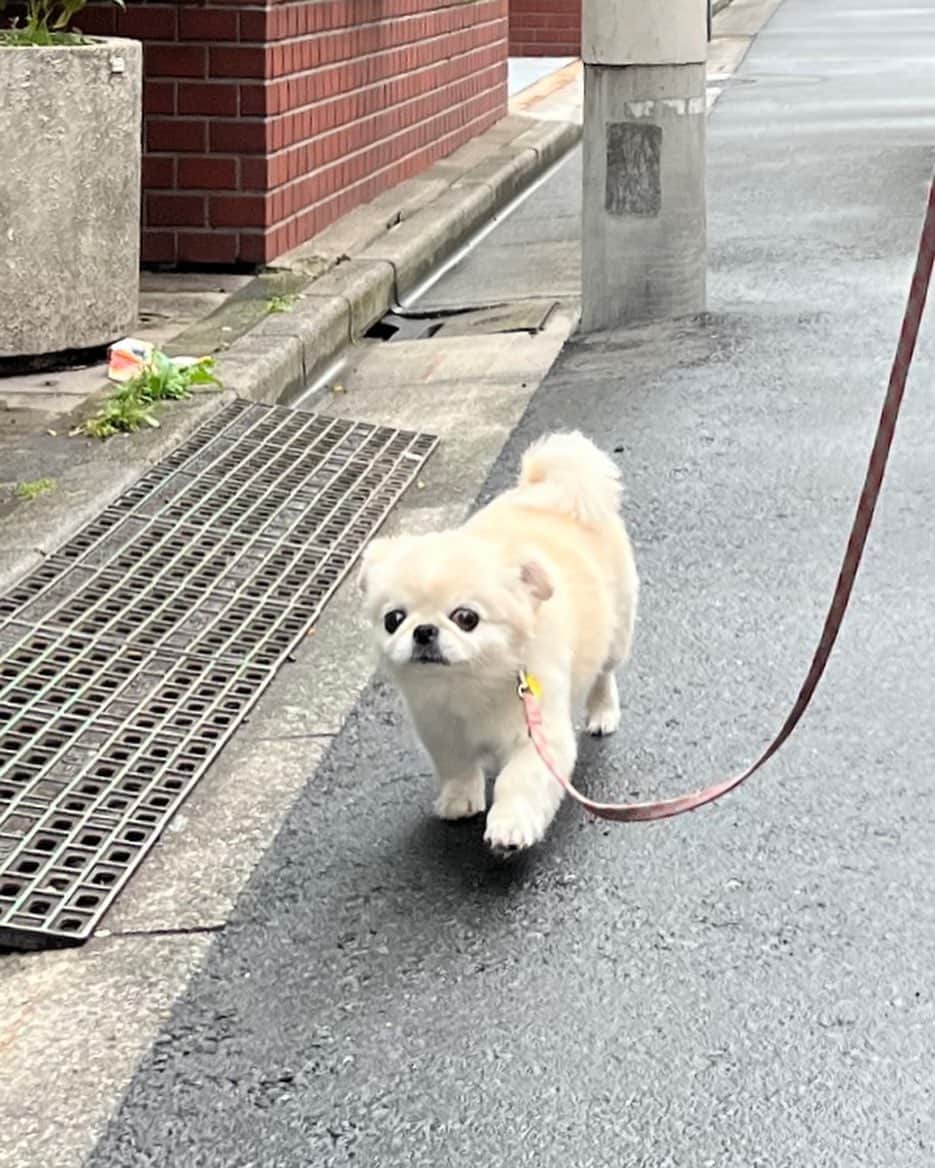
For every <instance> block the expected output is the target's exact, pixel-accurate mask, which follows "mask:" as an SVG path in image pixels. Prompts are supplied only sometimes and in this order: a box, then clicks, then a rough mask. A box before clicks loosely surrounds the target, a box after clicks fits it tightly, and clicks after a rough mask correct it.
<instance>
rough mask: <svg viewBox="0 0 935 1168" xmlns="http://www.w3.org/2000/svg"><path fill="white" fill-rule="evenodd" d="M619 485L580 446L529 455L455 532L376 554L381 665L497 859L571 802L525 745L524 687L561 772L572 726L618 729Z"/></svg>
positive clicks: (453, 811) (371, 582) (632, 574)
mask: <svg viewBox="0 0 935 1168" xmlns="http://www.w3.org/2000/svg"><path fill="white" fill-rule="evenodd" d="M620 496H621V486H620V475H619V472H618V470H617V467H616V466H615V465H614V463H613V462H612V461H611V459H610V458H608V457H607V456H606V455H605V454H603V453H601V451H600V450H598V449H597V447H596V446H594V444H593V443H592V442H590V441H589V440H588V439H587V438H585V437H584V436H583V435H582V434H579V433H572V434H552V435H550V436H548V437H546V438H544V439H542V440H541V441H539V442H537V443H535V444H534V445H533V446H532V447H530V449H529V450H528V451H527V452H526V454H525V456H524V458H523V462H522V470H521V473H520V477H519V482H518V483H517V485H516V486H515V487H514V488H513V489H512V490H509V491H507V492H506V493H504V494H503V495H500V496H499V497H498V498H496V499H494V500H493V502H491V503H490V504H489V505H488V506H486V507H484V508H483V510H481V511H479V512H478V513H477V514H476V515H474V516H473V517H472V518H471V519H469V520H468V522H467V523H465V524H464V525H463V526H462V527H459V528H456V529H454V530H451V531H443V532H439V533H437V534H431V535H422V536H407V535H403V536H399V537H397V538H393V539H378V540H375V541H374V542H373V543H371V544H370V546H369V547H368V548H367V550H366V552H365V554H364V558H363V564H362V567H361V574H360V581H361V587H362V589H363V593H364V600H365V607H366V612H367V615H368V617H369V619H370V620H371V621H372V624H373V627H374V631H375V634H376V639H377V644H378V647H379V650H380V653H381V655H382V658H383V661H384V663H385V664H386V666H387V667H388V670H389V672H390V674H391V675H392V677H393V678H394V680H395V682H396V684H397V685H398V686H399V688H400V690H401V691H402V694H403V696H404V698H405V700H406V703H407V705H408V707H409V710H410V713H411V715H412V719H413V722H414V723H415V727H416V730H417V731H418V734H419V737H420V738H421V740H422V742H423V744H424V745H425V748H426V749H427V750H428V752H429V754H430V755H431V757H432V761H433V763H434V766H435V771H436V773H437V776H438V782H439V786H440V792H439V796H438V801H437V803H436V810H437V812H438V814H439V815H440V816H441V817H442V818H443V819H461V818H464V817H467V816H473V815H478V814H480V813H481V812H483V811H484V810H485V808H486V796H485V780H484V774H485V768H486V767H492V768H495V769H496V771H497V779H496V783H495V786H494V797H493V803H492V806H491V808H490V811H489V813H488V815H487V824H486V832H485V836H484V838H485V840H486V841H487V843H488V844H489V845H490V847H492V848H493V849H495V850H496V851H502V852H512V851H517V850H519V849H521V848H528V847H530V846H531V845H532V844H535V843H538V841H539V840H541V839H542V837H543V835H544V834H545V832H546V830H547V829H548V827H549V824H550V823H551V822H552V819H553V817H554V815H555V812H556V810H557V809H558V806H559V804H560V802H561V799H562V788H561V786H560V785H559V783H557V782H556V780H555V779H554V778H553V777H552V776H551V775H550V774H549V773H548V771H547V770H546V768H545V767H544V766H543V764H542V761H541V759H540V758H539V756H538V754H537V753H536V750H535V747H534V746H533V744H532V742H530V740H529V737H528V734H527V731H526V726H525V721H524V716H523V707H522V703H521V702H520V700H519V698H518V697H517V678H518V675H519V671H520V670H521V669H524V670H526V671H527V673H528V674H529V675H531V676H533V677H534V678H535V679H536V681H537V682H538V688H539V690H540V691H541V696H540V698H539V700H540V704H541V711H542V717H543V726H544V731H545V735H546V739H547V741H548V744H549V748H550V752H551V755H552V759H553V762H554V763H555V765H556V767H557V768H559V769H560V770H561V771H562V772H563V773H564V774H567V775H569V776H570V775H571V772H572V769H573V767H574V764H575V756H576V741H575V730H574V718H575V715H576V713H577V711H578V710H579V709H581V708H582V707H584V709H585V711H586V716H587V727H588V730H589V731H590V732H591V733H592V734H596V735H599V734H611V733H613V731H614V730H616V729H617V726H618V724H619V722H620V700H619V697H618V694H617V682H616V680H615V677H614V669H615V667H616V666H617V665H618V664H620V663H621V662H622V661H624V660H626V658H627V657H628V656H629V652H630V644H631V641H632V638H633V626H634V621H635V618H636V605H637V596H638V592H639V580H638V577H637V573H636V566H635V564H634V558H633V550H632V547H631V544H630V540H629V537H628V536H627V532H626V528H625V526H624V523H623V519H622V517H621V515H620Z"/></svg>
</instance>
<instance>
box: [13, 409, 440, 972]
mask: <svg viewBox="0 0 935 1168" xmlns="http://www.w3.org/2000/svg"><path fill="white" fill-rule="evenodd" d="M436 444H437V439H436V438H435V437H433V436H432V435H429V434H422V433H414V432H408V431H402V430H395V429H390V428H386V427H380V426H374V425H370V424H368V423H362V422H355V421H349V420H345V419H338V418H331V417H327V416H324V415H321V414H313V413H308V412H305V411H300V410H292V409H288V408H286V407H282V406H263V405H252V404H250V403H247V402H239V401H238V402H234V403H233V404H232V405H230V406H228V407H227V408H226V409H225V410H223V411H222V412H221V413H220V414H219V415H218V417H216V418H214V419H213V420H212V421H211V422H209V423H208V424H207V425H205V426H203V427H202V428H201V429H200V430H199V431H197V432H196V434H195V435H194V436H193V437H192V438H191V439H190V440H189V441H188V442H186V443H185V444H184V445H183V446H181V447H180V448H179V449H177V450H176V451H174V452H173V453H172V454H170V455H169V456H168V457H167V458H166V459H165V460H164V461H163V462H161V463H160V464H159V465H157V466H156V467H154V468H153V469H152V470H151V471H149V472H148V473H147V474H145V475H144V476H143V477H142V478H140V479H139V480H137V482H136V483H134V484H133V485H132V486H131V487H130V488H129V489H128V490H127V491H126V492H125V493H124V494H123V495H122V496H121V497H120V498H119V499H117V500H116V502H114V503H113V504H112V505H111V506H110V507H108V508H107V509H106V510H105V511H104V512H103V513H102V514H101V515H99V516H98V517H97V518H95V519H94V520H92V521H91V522H90V523H88V524H87V525H86V526H85V527H84V528H82V530H81V531H79V532H78V533H77V534H76V535H75V536H73V537H72V539H70V540H69V541H68V542H67V543H66V544H65V545H64V546H63V547H61V548H60V549H59V550H58V551H57V552H55V553H54V554H53V555H52V556H50V557H49V558H48V559H46V560H45V561H44V562H43V564H42V565H41V566H40V567H39V568H37V569H36V570H34V571H33V572H32V573H31V574H30V575H28V576H26V577H25V578H24V579H22V580H21V581H20V582H19V583H18V584H17V585H16V586H15V587H14V588H13V589H12V590H11V591H9V592H7V593H6V594H5V595H2V596H0V947H7V948H22V949H38V948H46V947H50V946H54V945H64V944H77V943H80V942H82V941H85V940H87V938H88V937H89V936H90V935H91V934H92V933H93V931H94V929H95V928H96V926H97V925H98V924H99V922H100V920H101V918H102V917H103V915H104V913H105V912H106V911H107V910H108V908H109V907H110V906H111V904H112V903H113V901H114V899H115V897H116V896H117V894H118V893H119V892H120V890H121V889H122V888H123V887H124V885H125V884H126V882H127V881H128V879H129V878H130V876H131V875H132V873H133V872H134V871H135V869H136V868H137V867H138V866H139V864H140V863H141V862H142V860H143V859H144V857H145V856H146V853H147V852H148V851H149V849H150V848H151V847H152V846H153V844H154V843H155V842H156V840H157V839H158V837H159V834H160V832H161V831H162V829H163V828H164V827H165V826H166V824H167V823H168V821H169V819H170V818H171V816H172V815H173V814H174V812H175V811H176V810H177V809H178V807H179V806H180V804H181V803H182V802H183V801H184V799H185V798H186V796H187V795H188V794H189V792H190V791H191V789H192V787H193V786H194V785H195V783H196V782H197V781H198V780H199V779H200V778H201V776H202V775H203V774H204V772H205V771H206V770H207V768H208V766H209V765H210V764H211V762H212V761H213V760H214V758H215V757H216V756H217V754H218V752H219V751H220V750H221V748H222V747H223V746H224V744H225V743H226V742H227V740H228V739H229V738H230V736H231V734H233V732H234V730H235V729H236V728H237V726H238V725H239V724H240V723H241V722H242V721H243V719H244V717H245V716H246V715H247V713H248V712H249V710H250V709H251V707H252V706H253V705H254V704H255V703H256V702H257V700H258V699H259V697H260V696H261V694H262V693H263V691H264V690H265V689H266V687H267V686H268V685H269V683H270V682H271V681H272V679H273V677H274V676H275V674H276V671H277V670H278V669H279V667H280V666H281V665H282V664H283V663H284V661H285V660H286V659H287V658H288V657H289V655H290V653H291V652H292V651H293V649H294V648H295V646H296V645H297V644H298V642H299V641H301V640H302V638H303V637H304V636H305V635H306V634H307V633H308V630H309V629H310V628H311V626H312V625H313V624H314V623H315V622H316V621H317V620H318V618H319V616H320V615H321V612H322V609H323V608H324V606H325V604H326V603H327V601H328V599H329V598H330V597H331V595H332V594H333V593H334V591H335V589H336V588H337V587H338V585H339V584H340V583H341V581H342V580H343V579H344V577H345V576H346V574H347V572H348V570H349V569H350V568H351V566H352V565H353V563H354V561H355V560H356V558H357V556H358V554H359V553H360V551H361V550H362V549H363V547H364V545H365V544H366V543H367V541H368V540H369V539H370V538H371V536H372V535H373V534H374V533H375V532H376V530H377V529H378V528H379V527H380V525H381V524H382V523H383V521H384V519H385V518H386V517H387V515H388V514H389V513H390V511H391V510H392V508H393V507H394V506H395V505H396V503H397V502H398V501H399V499H400V497H401V496H402V494H403V492H404V491H405V490H406V488H407V487H408V486H409V485H410V484H411V483H412V482H413V480H414V479H415V478H416V476H417V475H418V474H419V471H420V470H421V468H422V467H423V465H424V463H425V461H426V459H427V458H428V457H429V455H430V454H431V453H432V451H433V450H434V449H435V446H436Z"/></svg>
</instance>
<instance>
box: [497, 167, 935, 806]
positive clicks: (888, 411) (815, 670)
mask: <svg viewBox="0 0 935 1168" xmlns="http://www.w3.org/2000/svg"><path fill="white" fill-rule="evenodd" d="M933 258H935V176H933V178H932V182H931V184H930V186H929V199H928V209H927V211H926V214H925V223H924V225H923V228H922V238H921V240H920V241H919V254H918V258H917V259H916V267H915V272H914V274H913V277H912V285H911V286H910V288H909V298H908V301H907V303H906V311H905V314H904V316H903V323H902V329H901V331H900V334H899V344H898V345H897V347H896V356H895V357H894V359H893V367H892V370H891V372H890V380H889V386H888V387H887V391H886V398H885V400H884V402H883V410H882V413H881V414H880V421H879V424H878V425H877V433H876V438H875V440H874V443H873V450H872V451H871V453H870V463H869V465H868V467H867V474H866V477H865V478H864V485H863V490H862V491H861V494H860V502H859V503H858V505H857V514H856V515H855V517H854V523H853V525H852V527H851V533H850V537H849V538H848V541H847V551H846V552H845V553H844V562H843V564H842V565H841V571H840V574H839V575H838V582H837V585H836V586H835V589H834V596H833V597H832V600H831V607H830V608H829V609H828V615H827V616H826V617H825V623H824V627H823V629H822V632H821V639H820V641H819V642H818V648H817V649H816V650H815V654H814V656H813V657H812V663H811V666H810V668H809V671H808V674H807V676H806V678H805V681H804V682H803V683H802V688H801V689H800V690H799V695H798V697H797V698H796V699H795V703H794V704H793V706H792V709H791V711H790V712H789V715H788V717H787V718H786V720H785V722H784V723H783V724H782V727H781V728H780V730H779V733H778V734H777V735H776V737H775V738H774V739H773V740H772V742H771V743H770V744H769V746H767V747H766V749H765V750H764V751H763V753H762V754H761V755H760V757H759V758H758V759H757V760H756V762H754V763H753V764H752V765H751V766H749V767H748V768H747V769H746V770H745V771H743V772H742V773H741V774H738V775H734V776H733V777H732V778H728V779H723V780H722V781H721V782H719V783H714V784H712V785H711V786H710V787H705V788H704V789H703V790H701V791H695V792H694V793H693V794H690V795H677V796H675V797H674V798H672V799H660V800H658V801H657V802H653V803H597V802H595V800H593V799H588V798H587V796H586V795H582V794H581V792H580V791H577V790H576V789H575V788H574V787H573V786H572V784H571V781H570V780H569V778H568V777H567V776H565V775H562V774H561V773H559V771H558V770H557V768H556V767H555V764H554V763H553V761H552V759H551V758H550V756H549V750H548V743H547V742H546V737H545V731H544V728H543V724H542V713H541V710H540V709H539V702H538V700H537V697H536V694H535V693H534V689H535V684H534V682H532V679H531V678H527V676H526V674H525V673H524V672H523V673H521V674H520V677H519V691H518V692H519V696H520V699H521V701H522V703H523V709H524V712H525V715H526V726H527V729H528V730H529V737H530V738H531V739H532V742H533V745H534V746H535V748H536V750H537V751H538V753H539V756H540V758H541V759H542V761H543V762H544V763H545V765H546V767H547V768H548V770H549V772H550V773H551V774H552V775H553V776H554V777H555V778H556V779H557V780H558V782H559V783H561V785H562V786H563V787H564V788H565V790H566V791H567V793H568V794H569V795H570V796H571V797H572V798H573V799H576V800H577V801H578V802H579V803H580V804H581V806H582V807H584V808H585V810H587V811H590V812H591V814H592V815H596V816H598V817H599V818H600V819H614V820H619V821H622V822H627V823H629V822H633V821H635V820H649V819H668V818H670V817H671V816H673V815H681V814H683V813H684V812H685V811H695V810H696V809H697V808H699V807H703V806H704V805H705V804H706V803H713V802H714V800H715V799H720V798H721V796H722V795H726V794H728V792H730V791H733V790H734V788H735V787H739V786H740V784H741V783H745V782H746V781H747V779H749V778H750V776H751V775H754V774H756V772H757V771H758V770H759V769H760V767H762V766H764V765H765V764H766V763H767V762H769V760H770V759H771V758H772V757H773V755H774V754H775V753H776V752H777V751H778V750H779V749H780V747H781V746H782V745H783V744H784V743H785V741H786V739H787V738H789V737H790V735H791V734H792V732H793V730H795V728H796V726H797V725H798V724H799V721H800V720H801V718H802V715H803V714H804V713H805V711H806V710H807V709H808V705H809V703H810V702H811V700H812V697H813V695H814V693H815V690H816V689H817V688H818V683H819V681H820V680H821V677H822V674H823V673H824V672H825V667H826V666H827V664H828V660H829V658H830V657H831V651H832V649H833V648H834V644H835V641H836V640H837V639H838V633H839V632H840V631H841V625H842V623H843V621H844V614H845V612H847V606H848V603H849V602H850V599H851V593H852V591H853V589H854V581H855V580H856V578H857V572H858V570H859V568H860V562H861V559H862V558H863V554H864V547H865V545H866V543H867V535H868V534H869V532H870V525H871V523H872V522H873V513H874V511H875V509H876V505H877V500H878V499H879V497H880V489H881V488H882V486H883V476H884V473H885V472H886V464H887V461H888V459H889V454H890V447H891V446H892V444H893V435H894V433H895V431H896V422H897V421H898V419H899V410H900V407H901V405H902V401H903V395H904V393H905V390H906V379H907V378H908V376H909V368H910V366H911V364H912V358H913V355H914V353H915V347H916V341H917V339H918V336H919V326H920V325H921V323H922V313H923V311H924V310H925V298H926V296H927V294H928V289H929V281H930V280H931V276H932V261H933Z"/></svg>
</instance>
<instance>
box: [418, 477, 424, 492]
mask: <svg viewBox="0 0 935 1168" xmlns="http://www.w3.org/2000/svg"><path fill="white" fill-rule="evenodd" d="M416 490H417V491H424V490H425V483H424V482H423V481H422V480H421V479H419V481H418V482H417V483H416Z"/></svg>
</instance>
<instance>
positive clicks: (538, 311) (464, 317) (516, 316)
mask: <svg viewBox="0 0 935 1168" xmlns="http://www.w3.org/2000/svg"><path fill="white" fill-rule="evenodd" d="M556 308H558V301H557V300H518V301H515V302H512V303H508V304H492V305H483V306H477V305H471V306H467V307H462V308H435V309H427V310H425V311H420V310H419V309H417V308H410V309H402V308H400V309H397V310H396V311H394V312H388V313H387V314H386V316H384V317H382V318H381V319H380V320H378V321H377V322H376V324H374V325H372V326H371V328H370V329H368V331H367V332H366V333H365V334H364V335H365V338H366V339H367V340H371V341H427V340H431V339H432V338H433V337H439V336H443V337H474V336H494V335H496V334H498V333H527V334H528V335H530V336H533V335H535V334H536V333H540V332H542V330H543V329H544V328H545V326H546V325H547V324H548V322H549V319H550V318H551V316H552V313H553V312H554V311H555V309H556Z"/></svg>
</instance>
